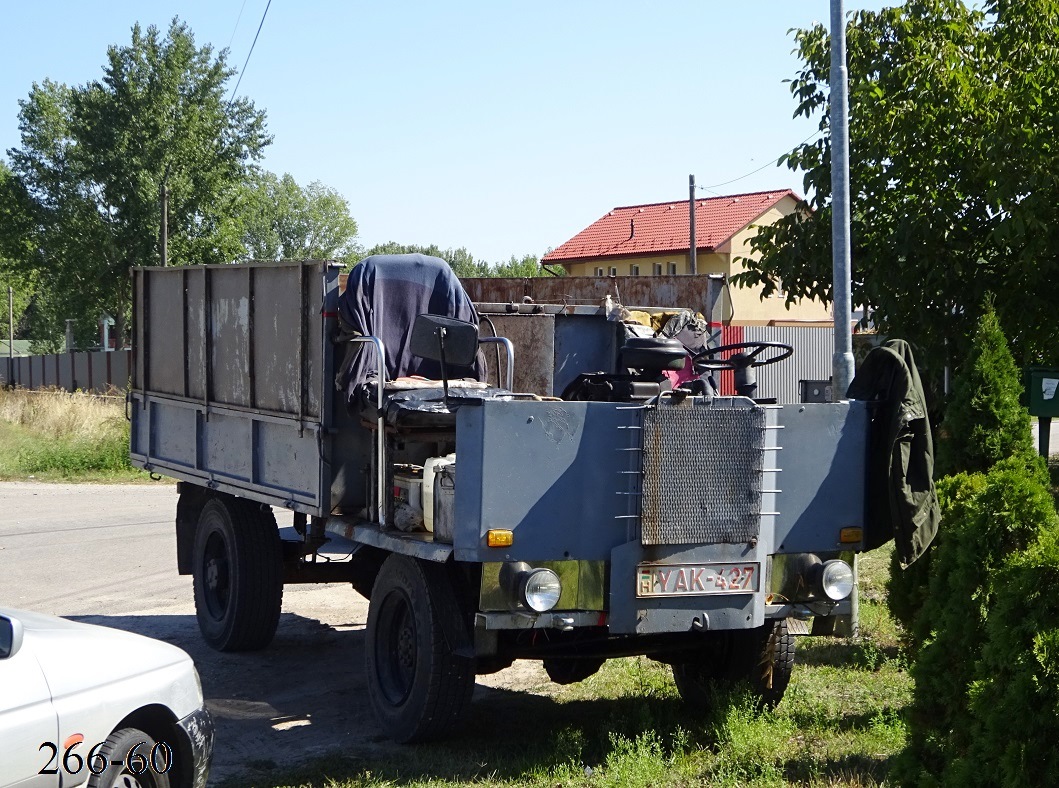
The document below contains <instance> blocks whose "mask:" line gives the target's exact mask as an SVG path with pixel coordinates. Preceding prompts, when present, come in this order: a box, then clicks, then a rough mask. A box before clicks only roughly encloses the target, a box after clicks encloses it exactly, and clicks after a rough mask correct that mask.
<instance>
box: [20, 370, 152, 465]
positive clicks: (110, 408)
mask: <svg viewBox="0 0 1059 788" xmlns="http://www.w3.org/2000/svg"><path fill="white" fill-rule="evenodd" d="M124 405H125V404H124V398H123V397H121V396H106V397H100V396H97V395H94V394H86V393H83V392H74V393H70V392H67V391H62V390H58V389H51V390H45V391H27V390H26V389H12V390H6V391H5V390H0V439H2V440H0V478H9V479H17V478H27V477H28V478H35V479H53V480H60V479H61V480H66V481H134V480H138V479H139V478H140V477H144V478H146V474H143V473H141V472H140V471H135V470H133V468H132V467H131V465H130V464H129V425H128V422H127V421H126V420H125V406H124Z"/></svg>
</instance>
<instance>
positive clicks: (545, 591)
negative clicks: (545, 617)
mask: <svg viewBox="0 0 1059 788" xmlns="http://www.w3.org/2000/svg"><path fill="white" fill-rule="evenodd" d="M562 593H563V585H562V583H560V582H559V575H557V574H555V572H553V571H552V570H551V569H534V570H532V571H530V572H527V573H526V574H525V578H524V580H523V582H522V594H521V596H522V604H524V605H525V606H526V607H528V608H529V609H530V610H535V611H537V612H538V613H544V612H547V611H548V610H551V609H552V608H553V607H555V606H556V605H557V604H559V597H560V596H561V595H562Z"/></svg>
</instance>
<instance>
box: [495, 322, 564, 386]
mask: <svg viewBox="0 0 1059 788" xmlns="http://www.w3.org/2000/svg"><path fill="white" fill-rule="evenodd" d="M486 317H488V318H489V320H491V321H492V323H493V325H495V326H496V332H497V334H498V335H499V336H502V337H507V338H508V339H510V340H511V344H512V345H514V346H515V391H521V392H529V393H532V394H542V395H546V396H547V395H551V393H552V375H553V372H554V369H555V316H554V315H543V314H541V315H487V316H486ZM480 333H481V335H482V336H491V332H490V330H489V328H488V323H486V321H485V320H484V319H483V320H482V322H481V326H480ZM482 349H483V351H484V354H485V363H486V368H487V378H486V379H487V380H490V381H495V380H498V378H497V374H496V352H495V350H494V348H493V346H491V345H486V346H484V347H483V348H482ZM503 357H504V354H503V352H501V358H503ZM506 363H507V362H506V360H505V361H504V362H503V364H504V365H506ZM503 371H505V372H506V368H505V369H503ZM499 380H503V378H502V377H501V378H499Z"/></svg>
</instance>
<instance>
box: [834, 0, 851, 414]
mask: <svg viewBox="0 0 1059 788" xmlns="http://www.w3.org/2000/svg"><path fill="white" fill-rule="evenodd" d="M848 79H849V77H848V73H847V71H846V14H845V10H844V8H843V2H842V0H831V195H832V203H831V273H832V282H833V288H834V308H835V353H834V356H833V357H832V364H833V370H834V371H833V376H834V377H833V379H832V394H831V398H832V399H833V400H834V401H836V402H837V401H838V400H840V399H845V397H846V390H847V389H848V388H849V384H850V382H852V380H853V371H854V363H853V328H852V326H851V325H850V319H851V318H852V316H853V306H852V304H851V301H852V300H853V299H852V295H851V292H850V290H851V285H850V269H851V265H850V243H849V82H848Z"/></svg>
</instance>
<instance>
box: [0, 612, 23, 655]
mask: <svg viewBox="0 0 1059 788" xmlns="http://www.w3.org/2000/svg"><path fill="white" fill-rule="evenodd" d="M22 633H23V629H22V622H21V621H19V620H18V619H17V618H8V617H7V616H0V659H7V658H8V657H13V656H15V654H17V653H18V650H19V649H20V648H22Z"/></svg>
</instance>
